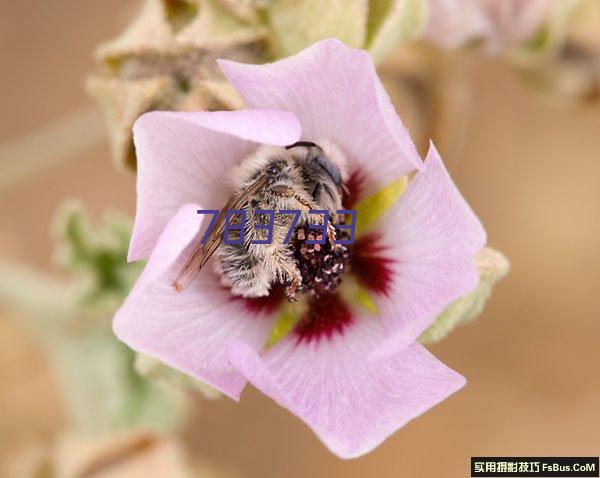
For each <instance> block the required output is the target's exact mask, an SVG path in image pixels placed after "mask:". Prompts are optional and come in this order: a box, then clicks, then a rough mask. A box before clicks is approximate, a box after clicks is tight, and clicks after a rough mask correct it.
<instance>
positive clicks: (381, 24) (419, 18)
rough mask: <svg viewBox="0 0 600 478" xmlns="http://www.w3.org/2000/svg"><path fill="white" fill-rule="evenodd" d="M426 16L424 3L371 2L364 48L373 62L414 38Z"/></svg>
mask: <svg viewBox="0 0 600 478" xmlns="http://www.w3.org/2000/svg"><path fill="white" fill-rule="evenodd" d="M427 17H428V3H427V1H426V0H370V2H369V18H368V21H367V35H366V41H365V48H366V49H367V50H368V51H369V53H371V56H372V57H373V60H374V61H375V63H379V62H381V61H383V60H385V58H386V56H387V55H388V54H389V53H390V52H391V50H392V49H393V48H394V47H396V46H397V45H398V44H400V43H403V42H407V41H410V40H414V39H416V38H417V37H418V36H419V35H420V34H421V33H422V32H423V29H424V28H425V25H426V23H427Z"/></svg>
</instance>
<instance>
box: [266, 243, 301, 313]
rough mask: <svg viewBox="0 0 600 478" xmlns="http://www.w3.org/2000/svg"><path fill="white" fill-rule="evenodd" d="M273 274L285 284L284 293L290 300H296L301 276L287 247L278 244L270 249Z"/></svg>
mask: <svg viewBox="0 0 600 478" xmlns="http://www.w3.org/2000/svg"><path fill="white" fill-rule="evenodd" d="M270 263H271V264H272V266H273V268H274V269H275V275H276V276H277V279H278V280H279V282H280V283H282V284H287V285H286V288H285V295H286V297H287V298H288V300H289V301H290V302H292V301H296V292H297V291H298V288H299V287H300V285H302V276H301V275H300V270H298V266H297V265H296V261H295V260H294V259H293V257H292V256H291V254H290V251H289V249H288V248H287V247H284V246H281V245H280V246H279V247H277V248H275V249H273V250H272V251H271V261H270Z"/></svg>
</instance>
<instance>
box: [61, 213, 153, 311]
mask: <svg viewBox="0 0 600 478" xmlns="http://www.w3.org/2000/svg"><path fill="white" fill-rule="evenodd" d="M131 230H132V224H131V221H130V220H129V218H127V217H126V216H124V215H122V214H119V213H116V212H107V213H106V214H105V215H104V217H103V220H102V222H101V223H100V224H99V225H97V226H95V227H93V226H92V225H91V224H90V220H89V218H88V216H87V214H86V213H85V211H84V210H83V207H82V206H81V205H80V204H79V203H77V202H74V201H68V202H66V203H64V204H63V205H62V206H61V208H60V209H59V211H58V213H57V214H56V219H55V228H54V231H55V237H56V250H55V257H56V259H57V260H58V262H59V263H60V264H61V265H62V266H63V267H65V268H66V269H67V270H69V271H70V272H71V273H72V274H73V275H74V276H75V277H76V278H77V283H78V284H80V288H79V294H78V299H79V301H80V302H81V303H82V304H83V305H86V306H89V307H91V308H93V309H95V310H98V311H103V312H107V313H111V312H113V311H114V310H115V309H116V308H117V307H118V306H119V305H120V304H121V303H122V302H123V300H124V299H125V297H126V296H127V294H128V293H129V290H130V289H131V287H132V286H133V283H134V282H135V280H136V279H137V277H138V275H139V274H140V272H141V270H142V268H143V266H144V264H143V262H136V263H131V264H129V263H127V250H128V248H129V238H130V237H131Z"/></svg>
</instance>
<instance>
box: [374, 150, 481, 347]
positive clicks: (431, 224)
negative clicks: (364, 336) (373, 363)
mask: <svg viewBox="0 0 600 478" xmlns="http://www.w3.org/2000/svg"><path fill="white" fill-rule="evenodd" d="M382 222H383V226H382V228H383V230H384V233H385V235H384V238H383V240H382V242H384V243H385V244H387V245H388V246H389V248H388V250H387V251H386V255H389V257H390V258H391V259H393V260H394V262H393V263H391V267H392V268H393V269H394V275H393V277H394V279H393V283H392V286H391V289H392V290H391V292H390V293H389V295H388V296H387V297H379V298H378V306H379V311H380V314H381V319H382V321H383V325H384V327H385V329H386V330H387V335H388V338H387V339H386V340H385V342H384V343H383V344H382V345H381V347H379V348H378V349H377V350H376V352H375V353H374V354H373V356H372V357H373V358H374V359H376V358H379V357H382V356H385V355H390V354H394V353H396V352H397V351H398V350H401V349H402V348H404V347H406V346H408V345H410V344H411V343H412V342H414V341H415V340H416V339H417V338H418V337H419V335H420V334H421V333H422V332H423V331H424V330H425V329H426V328H427V327H428V326H429V325H431V324H432V323H433V321H434V320H435V318H436V317H437V316H438V314H439V313H440V312H442V310H444V309H445V308H446V307H447V306H448V305H450V303H451V302H453V301H454V300H455V299H457V298H458V297H460V296H462V295H464V294H467V293H468V292H471V291H472V290H473V289H474V288H475V286H476V285H477V282H478V275H477V270H476V268H475V261H474V258H475V254H476V253H477V252H478V251H479V250H480V249H481V248H482V247H483V245H484V244H485V241H486V235H485V231H484V229H483V227H482V225H481V223H480V222H479V219H477V217H476V216H475V214H474V213H473V211H472V210H471V208H470V207H469V205H468V204H467V203H466V201H465V200H464V198H463V197H462V196H461V195H460V193H459V192H458V190H457V189H456V186H455V185H454V184H453V183H452V180H451V179H450V176H449V175H448V172H447V171H446V168H445V167H444V165H443V163H442V160H441V158H440V156H439V154H438V152H437V150H436V149H435V147H434V146H433V144H432V145H431V147H430V149H429V153H428V154H427V159H426V161H425V166H424V167H423V169H422V170H421V171H420V172H419V173H417V175H416V176H415V177H414V178H413V180H412V181H411V182H410V184H409V186H408V188H407V190H406V192H405V193H404V194H403V195H402V197H401V198H400V201H399V203H398V206H397V207H396V208H395V209H393V210H392V211H391V212H390V214H389V215H388V216H386V217H385V218H384V219H383V221H382Z"/></svg>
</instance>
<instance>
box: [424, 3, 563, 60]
mask: <svg viewBox="0 0 600 478" xmlns="http://www.w3.org/2000/svg"><path fill="white" fill-rule="evenodd" d="M559 3H563V2H562V1H561V2H559ZM552 7H553V0H430V20H429V25H428V26H427V29H426V37H427V38H429V39H430V40H431V41H433V42H434V43H437V44H438V45H440V46H442V47H445V48H458V47H464V46H466V45H468V44H469V43H471V42H475V41H483V44H484V47H485V49H486V50H487V51H488V52H491V53H498V52H499V51H501V50H502V49H504V48H507V47H512V46H515V45H519V44H523V43H524V42H527V41H529V40H532V39H533V37H534V35H535V34H536V33H537V32H538V30H539V28H540V27H541V26H542V23H543V21H544V20H545V19H546V18H547V16H548V14H549V12H550V10H551V8H552Z"/></svg>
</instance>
